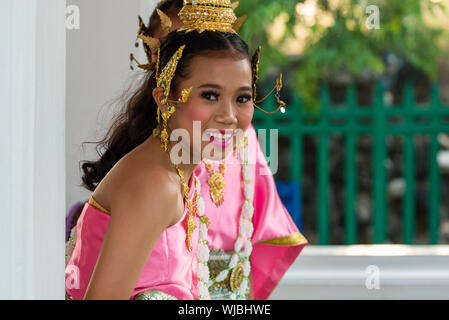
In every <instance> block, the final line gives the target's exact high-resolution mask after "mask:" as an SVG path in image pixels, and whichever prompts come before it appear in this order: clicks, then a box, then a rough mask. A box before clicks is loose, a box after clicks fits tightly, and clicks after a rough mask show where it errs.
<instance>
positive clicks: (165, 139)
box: [161, 106, 175, 152]
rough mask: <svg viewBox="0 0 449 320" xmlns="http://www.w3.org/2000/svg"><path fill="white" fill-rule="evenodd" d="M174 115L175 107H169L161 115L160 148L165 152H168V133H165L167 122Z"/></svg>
mask: <svg viewBox="0 0 449 320" xmlns="http://www.w3.org/2000/svg"><path fill="white" fill-rule="evenodd" d="M173 113H175V107H173V106H169V107H168V109H167V111H164V112H163V113H162V120H163V124H162V132H161V148H162V149H164V151H165V152H167V150H168V132H167V122H168V120H170V118H171V116H172V115H173Z"/></svg>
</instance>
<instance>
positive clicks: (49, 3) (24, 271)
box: [0, 0, 65, 299]
mask: <svg viewBox="0 0 449 320" xmlns="http://www.w3.org/2000/svg"><path fill="white" fill-rule="evenodd" d="M64 22H65V2H64V1H61V0H2V1H0V43H1V50H0V70H1V72H0V107H1V110H0V112H1V116H0V150H1V152H2V154H1V156H0V181H1V184H0V257H1V263H0V274H1V280H0V299H58V298H61V299H63V298H64V241H63V240H64V215H63V214H62V212H63V211H64V209H65V191H64V190H65V152H64V151H65V146H64V143H65V141H64V140H65V121H64V119H65V26H64Z"/></svg>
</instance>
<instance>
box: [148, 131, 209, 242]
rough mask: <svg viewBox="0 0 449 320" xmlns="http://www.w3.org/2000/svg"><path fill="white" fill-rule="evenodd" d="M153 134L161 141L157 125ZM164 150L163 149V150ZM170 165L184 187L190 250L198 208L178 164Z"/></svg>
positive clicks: (187, 240) (187, 238)
mask: <svg viewBox="0 0 449 320" xmlns="http://www.w3.org/2000/svg"><path fill="white" fill-rule="evenodd" d="M153 135H154V136H155V137H156V138H159V139H160V140H161V142H162V137H161V129H160V128H159V127H157V128H156V129H154V130H153ZM161 148H162V150H164V147H163V144H162V143H161ZM169 149H170V148H169V147H168V148H167V151H166V152H167V153H168V156H169V159H170V160H169V161H170V162H171V158H170V150H169ZM164 151H165V150H164ZM172 165H173V166H174V167H175V169H176V171H177V173H178V175H179V178H180V179H181V184H182V187H183V189H184V201H185V202H186V203H187V212H188V213H189V218H188V220H187V237H186V245H187V248H188V249H189V251H192V233H193V231H194V230H195V229H196V224H195V220H194V217H195V216H196V215H197V214H198V208H197V207H196V200H197V198H196V193H195V197H194V198H193V203H194V204H195V205H193V204H192V201H190V199H189V192H190V188H189V186H188V185H187V183H186V181H185V179H184V172H183V171H182V170H181V169H180V168H179V166H178V165H176V164H174V163H172ZM194 187H195V188H196V185H195V183H194ZM206 220H207V218H206ZM207 224H208V225H209V222H208V221H207Z"/></svg>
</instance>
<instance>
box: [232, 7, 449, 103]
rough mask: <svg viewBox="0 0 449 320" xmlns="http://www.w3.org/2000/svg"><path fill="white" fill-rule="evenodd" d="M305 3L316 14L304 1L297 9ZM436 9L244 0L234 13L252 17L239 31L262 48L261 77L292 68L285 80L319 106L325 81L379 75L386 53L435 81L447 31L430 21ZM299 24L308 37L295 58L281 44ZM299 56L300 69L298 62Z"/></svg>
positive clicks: (288, 39)
mask: <svg viewBox="0 0 449 320" xmlns="http://www.w3.org/2000/svg"><path fill="white" fill-rule="evenodd" d="M304 2H305V4H308V5H309V8H310V3H313V6H314V10H315V11H314V14H313V17H310V14H309V17H306V16H304V15H303V14H302V12H301V5H299V6H298V10H297V5H298V4H301V3H302V4H303V5H304ZM370 5H375V6H377V7H378V8H379V15H378V16H379V29H369V28H367V26H366V21H367V20H368V18H369V16H370V14H371V13H372V12H367V11H366V8H367V7H368V6H370ZM436 8H440V9H441V10H447V9H446V8H445V7H444V5H443V4H442V3H441V2H440V3H438V2H437V3H435V2H432V1H421V0H401V1H391V0H370V1H368V0H358V1H357V0H316V1H311V0H306V1H304V0H303V1H297V0H296V1H295V0H240V5H239V7H238V8H237V10H236V13H237V15H238V16H241V15H244V14H246V15H248V18H247V20H246V21H245V23H244V24H243V26H242V28H241V29H240V31H239V33H240V35H241V36H242V38H243V39H245V40H246V41H247V42H248V44H249V45H250V48H251V49H252V50H255V49H256V48H257V46H258V45H261V46H262V55H261V62H260V76H261V78H263V77H264V76H266V75H267V72H269V70H270V68H274V69H276V70H279V68H288V69H290V70H291V72H290V73H289V75H288V77H287V78H286V79H285V83H286V84H287V85H288V86H290V87H291V88H292V89H294V90H295V91H297V92H298V93H299V95H300V96H301V98H302V100H303V103H304V107H306V108H309V109H315V108H317V93H318V88H319V85H320V83H321V82H330V81H332V79H335V78H341V77H344V78H346V79H350V81H356V80H357V77H360V76H362V75H366V74H370V75H371V77H372V78H374V79H376V78H378V77H379V76H380V75H381V74H382V73H383V72H384V69H385V63H384V60H383V54H384V53H387V52H389V53H394V54H396V55H397V56H398V57H400V58H402V59H404V60H406V61H408V62H409V63H411V64H412V65H413V66H415V67H417V68H418V69H420V70H422V71H424V73H425V74H426V75H428V76H429V77H430V78H431V79H434V78H435V77H436V76H437V64H438V60H439V57H440V56H441V55H442V54H443V51H442V49H441V47H440V46H439V45H438V44H439V43H440V42H439V40H440V38H441V37H442V36H443V35H444V34H443V29H438V28H432V27H430V26H428V25H427V24H426V22H425V21H424V18H423V10H426V11H429V12H430V13H432V12H433V11H434V10H435V9H436ZM282 14H283V15H284V16H285V17H286V19H284V21H285V23H284V28H283V30H284V31H285V32H283V34H282V36H281V37H280V40H278V41H277V43H276V44H275V45H272V41H271V45H270V36H269V34H270V33H269V32H268V29H269V26H270V25H271V24H273V21H274V20H275V19H276V18H277V17H279V16H280V15H282ZM310 18H312V19H313V21H312V23H310ZM324 18H326V19H324ZM307 19H308V20H307ZM325 21H326V23H324V22H325ZM329 21H331V23H329ZM298 28H303V29H305V30H306V31H307V36H306V37H305V38H304V39H301V41H302V43H303V51H302V52H301V53H300V54H299V53H298V54H296V57H295V55H294V54H293V55H288V54H287V53H286V52H285V50H283V48H284V47H285V45H286V44H288V42H289V41H292V40H294V39H295V38H297V32H295V30H297V29H298ZM298 56H299V60H300V65H299V67H298V66H297V62H296V63H295V60H296V61H297V60H298Z"/></svg>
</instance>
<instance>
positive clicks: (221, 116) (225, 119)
mask: <svg viewBox="0 0 449 320" xmlns="http://www.w3.org/2000/svg"><path fill="white" fill-rule="evenodd" d="M215 121H216V122H219V123H223V124H226V125H230V124H236V123H237V122H238V120H237V113H236V110H235V108H234V106H233V104H232V102H223V104H222V105H221V106H220V109H219V111H218V113H217V115H216V117H215Z"/></svg>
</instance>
